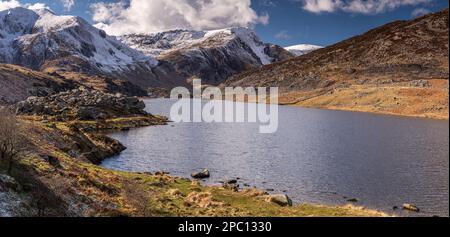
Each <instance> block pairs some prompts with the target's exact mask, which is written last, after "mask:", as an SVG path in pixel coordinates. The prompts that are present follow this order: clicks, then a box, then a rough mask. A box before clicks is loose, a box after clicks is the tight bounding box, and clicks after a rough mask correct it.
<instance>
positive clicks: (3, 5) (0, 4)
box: [0, 0, 50, 11]
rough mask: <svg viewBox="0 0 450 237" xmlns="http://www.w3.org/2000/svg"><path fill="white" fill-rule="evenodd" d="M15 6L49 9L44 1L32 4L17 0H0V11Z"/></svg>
mask: <svg viewBox="0 0 450 237" xmlns="http://www.w3.org/2000/svg"><path fill="white" fill-rule="evenodd" d="M15 7H26V8H28V9H32V10H36V9H44V8H45V9H50V8H49V7H48V6H47V5H46V4H44V3H40V2H38V3H33V4H30V3H28V4H22V3H20V2H19V1H17V0H9V1H1V0H0V11H3V10H6V9H10V8H15Z"/></svg>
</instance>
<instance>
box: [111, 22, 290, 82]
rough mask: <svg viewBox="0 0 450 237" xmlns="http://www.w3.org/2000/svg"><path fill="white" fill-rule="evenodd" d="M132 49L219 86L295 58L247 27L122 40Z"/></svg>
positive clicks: (169, 32)
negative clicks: (263, 40)
mask: <svg viewBox="0 0 450 237" xmlns="http://www.w3.org/2000/svg"><path fill="white" fill-rule="evenodd" d="M119 39H120V40H121V41H122V42H123V43H125V44H127V45H129V46H130V47H131V48H134V49H136V50H139V51H141V52H143V53H144V54H146V55H147V56H152V57H156V58H157V59H158V60H159V61H164V62H168V63H170V64H171V65H172V66H173V67H174V68H175V69H176V70H177V72H179V73H180V74H182V75H183V76H184V77H191V76H198V77H200V78H202V79H203V81H204V82H205V83H208V84H220V83H222V82H223V81H224V80H226V79H228V78H229V77H230V76H232V75H233V74H235V73H239V72H242V71H245V70H247V69H250V68H255V67H260V66H262V65H266V64H270V63H273V62H278V61H282V60H286V59H289V58H291V57H293V55H292V54H291V53H289V52H288V51H286V50H284V49H283V48H281V47H280V46H277V45H272V44H268V43H264V42H262V41H261V39H260V38H259V37H258V36H257V35H256V33H255V32H254V31H252V30H250V29H247V28H241V27H236V28H227V29H221V30H214V31H190V30H173V31H167V32H160V33H153V34H139V35H137V34H133V35H125V36H122V37H119Z"/></svg>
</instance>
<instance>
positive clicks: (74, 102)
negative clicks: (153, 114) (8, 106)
mask: <svg viewBox="0 0 450 237" xmlns="http://www.w3.org/2000/svg"><path fill="white" fill-rule="evenodd" d="M14 107H15V110H16V113H17V114H19V115H39V116H54V117H56V119H57V120H60V121H66V120H73V119H78V120H103V119H109V118H115V117H120V116H131V115H147V112H145V111H144V108H145V104H144V102H143V101H141V100H139V99H138V98H136V97H126V96H123V95H121V94H116V95H112V94H107V93H103V92H99V91H94V90H88V89H85V88H84V87H80V88H79V89H74V90H71V91H67V92H62V93H59V94H55V95H51V96H48V97H29V98H28V99H27V100H25V101H22V102H19V103H17V104H16V105H15V106H14Z"/></svg>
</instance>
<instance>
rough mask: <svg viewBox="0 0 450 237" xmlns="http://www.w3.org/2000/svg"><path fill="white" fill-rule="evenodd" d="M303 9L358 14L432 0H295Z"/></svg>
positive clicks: (372, 12)
mask: <svg viewBox="0 0 450 237" xmlns="http://www.w3.org/2000/svg"><path fill="white" fill-rule="evenodd" d="M295 1H297V2H298V1H301V2H302V4H303V9H304V10H306V11H309V12H313V13H322V12H335V11H338V10H340V11H344V12H350V13H360V14H378V13H383V12H386V11H391V10H394V9H397V8H399V7H402V6H416V5H419V4H426V3H429V2H431V1H432V0H295Z"/></svg>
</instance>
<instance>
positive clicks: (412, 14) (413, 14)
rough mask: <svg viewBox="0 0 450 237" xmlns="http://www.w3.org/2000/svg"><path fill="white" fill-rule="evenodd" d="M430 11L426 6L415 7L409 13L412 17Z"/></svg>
mask: <svg viewBox="0 0 450 237" xmlns="http://www.w3.org/2000/svg"><path fill="white" fill-rule="evenodd" d="M430 12H431V11H430V10H428V9H426V8H416V9H414V11H413V12H412V13H411V16H412V17H420V16H424V15H426V14H428V13H430Z"/></svg>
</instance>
